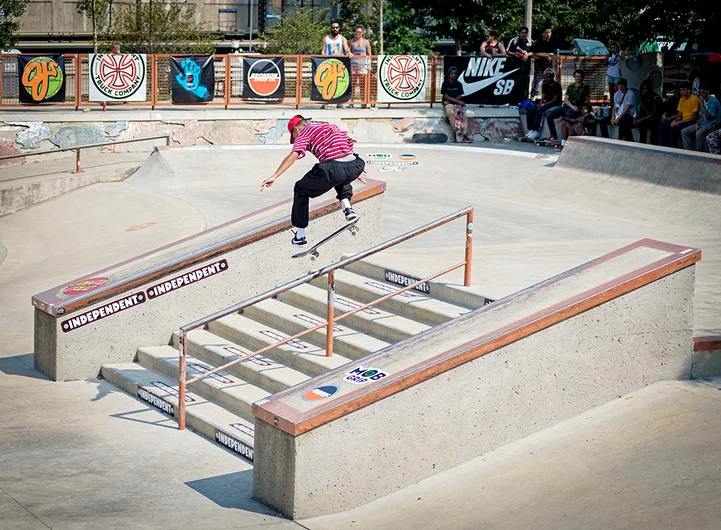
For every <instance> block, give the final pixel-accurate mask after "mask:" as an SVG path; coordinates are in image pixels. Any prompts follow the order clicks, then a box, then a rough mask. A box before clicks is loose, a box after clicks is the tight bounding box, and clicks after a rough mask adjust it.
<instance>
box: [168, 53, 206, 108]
mask: <svg viewBox="0 0 721 530" xmlns="http://www.w3.org/2000/svg"><path fill="white" fill-rule="evenodd" d="M170 82H171V92H172V97H173V103H208V102H210V101H213V92H214V91H215V65H214V64H213V56H212V55H201V56H193V57H171V58H170Z"/></svg>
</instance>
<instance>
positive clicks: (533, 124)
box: [526, 68, 563, 140]
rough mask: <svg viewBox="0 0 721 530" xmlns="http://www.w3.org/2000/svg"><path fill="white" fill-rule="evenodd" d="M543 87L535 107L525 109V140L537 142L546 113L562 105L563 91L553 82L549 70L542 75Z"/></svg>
mask: <svg viewBox="0 0 721 530" xmlns="http://www.w3.org/2000/svg"><path fill="white" fill-rule="evenodd" d="M543 76H544V77H543V85H541V94H542V98H541V101H536V106H535V107H530V108H528V109H526V126H527V127H528V133H526V138H530V139H531V140H537V139H538V138H540V137H541V129H542V128H543V118H544V117H545V116H546V113H547V112H548V111H550V110H552V109H555V108H556V107H560V106H561V103H563V89H562V88H561V83H558V82H557V81H555V79H554V78H555V77H556V76H555V74H554V73H553V70H552V69H551V68H548V69H547V70H546V71H545V72H544V73H543Z"/></svg>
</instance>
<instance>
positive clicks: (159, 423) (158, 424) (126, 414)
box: [110, 406, 178, 429]
mask: <svg viewBox="0 0 721 530" xmlns="http://www.w3.org/2000/svg"><path fill="white" fill-rule="evenodd" d="M148 408H151V407H150V406H148ZM152 410H157V409H152ZM147 412H148V409H147V408H145V409H138V410H129V411H127V412H119V413H117V414H111V415H110V417H111V418H118V419H120V420H126V421H132V422H135V423H144V424H146V425H155V426H156V427H162V428H163V429H177V428H178V426H177V425H176V424H172V425H164V424H165V423H167V422H168V421H169V420H172V419H173V418H171V417H170V416H167V417H166V418H163V419H160V420H158V421H148V420H139V419H137V418H133V417H131V416H132V415H133V414H146V413H147ZM158 412H159V413H160V414H162V413H161V412H160V411H158Z"/></svg>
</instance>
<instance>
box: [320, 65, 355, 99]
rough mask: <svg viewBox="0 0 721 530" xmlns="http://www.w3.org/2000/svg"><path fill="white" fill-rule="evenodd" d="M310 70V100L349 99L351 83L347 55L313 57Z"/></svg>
mask: <svg viewBox="0 0 721 530" xmlns="http://www.w3.org/2000/svg"><path fill="white" fill-rule="evenodd" d="M312 72H313V82H312V83H311V88H310V100H311V101H322V102H324V103H343V102H345V101H348V100H350V97H351V94H352V91H351V86H352V85H351V73H350V58H349V57H333V58H332V59H326V58H323V57H313V71H312Z"/></svg>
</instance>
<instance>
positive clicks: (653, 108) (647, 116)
mask: <svg viewBox="0 0 721 530" xmlns="http://www.w3.org/2000/svg"><path fill="white" fill-rule="evenodd" d="M640 92H641V102H640V103H639V104H638V114H636V119H634V120H633V126H634V127H638V132H639V140H640V141H641V143H642V144H645V143H646V133H647V132H648V131H651V144H652V145H658V128H659V126H660V125H661V114H662V113H663V101H662V100H661V96H659V95H658V94H656V92H654V90H653V85H651V81H649V80H645V81H641V86H640ZM676 106H678V103H677V104H676ZM677 112H678V111H677Z"/></svg>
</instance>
